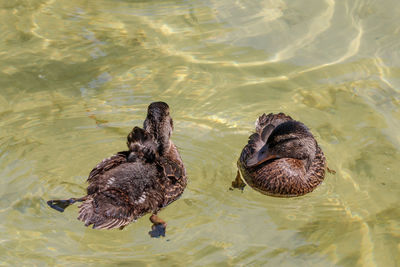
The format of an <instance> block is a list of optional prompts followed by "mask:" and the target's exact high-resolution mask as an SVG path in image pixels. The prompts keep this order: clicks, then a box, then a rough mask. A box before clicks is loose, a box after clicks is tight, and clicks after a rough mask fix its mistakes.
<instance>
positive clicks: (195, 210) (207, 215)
mask: <svg viewBox="0 0 400 267" xmlns="http://www.w3.org/2000/svg"><path fill="white" fill-rule="evenodd" d="M399 13H400V2H399V1H397V0H396V1H395V0H382V1H378V0H375V1H374V0H358V1H351V0H344V1H338V0H336V1H335V0H326V1H317V0H314V1H311V0H307V1H306V0H301V1H300V0H299V1H288V0H269V1H226V0H220V1H215V0H208V1H207V0H206V1H199V0H197V1H195V0H192V1H190V0H188V1H168V0H166V1H133V0H132V1H129V0H125V1H124V0H116V1H111V0H109V1H106V0H96V1H78V0H68V1H64V0H58V1H54V0H47V1H45V0H31V1H29V0H12V1H0V177H1V179H0V222H1V223H0V265H12V266H15V265H26V266H32V265H36V266H45V265H50V266H52V265H58V266H87V265H88V266H107V265H109V266H115V265H126V266H171V265H173V266H216V265H218V266H231V265H242V266H260V265H266V266H396V264H397V265H398V264H400V205H399V201H400V180H399V173H400V165H399V162H400V137H399V132H400V109H399V108H400V94H399V88H400V52H399V51H400V26H399V25H400V16H399ZM156 100H162V101H166V102H167V103H168V104H169V105H170V107H171V110H172V116H173V118H174V122H175V132H174V134H173V137H172V138H173V140H174V142H175V144H176V145H177V146H178V147H179V149H180V151H181V155H182V158H183V160H184V163H185V166H186V169H187V173H188V177H189V183H188V187H187V189H186V190H185V192H184V194H183V196H182V198H181V199H180V200H179V201H176V202H174V203H173V204H172V205H170V206H168V207H167V208H165V209H164V210H163V211H162V212H161V213H160V216H161V217H162V218H163V219H164V220H166V221H167V223H168V228H167V236H166V237H165V238H161V239H151V238H150V237H149V236H148V234H147V232H148V231H149V230H150V226H151V223H150V222H149V220H148V217H149V216H145V217H143V218H142V219H140V220H138V221H137V222H136V223H134V224H131V225H129V226H128V227H127V228H125V229H124V230H123V231H119V230H111V231H99V230H92V229H89V228H86V227H84V226H83V224H82V223H81V222H80V221H78V220H76V217H77V207H76V206H75V207H71V208H69V209H68V210H66V212H65V213H62V214H61V213H58V212H56V211H54V210H52V209H50V208H49V207H48V206H47V205H46V201H47V200H48V199H51V198H66V197H72V196H76V197H79V196H82V195H84V193H85V188H86V183H85V179H86V177H87V175H88V174H89V172H90V170H91V169H92V168H93V167H94V166H95V165H96V164H97V163H98V162H99V161H101V160H102V159H103V158H106V157H108V156H110V155H112V154H113V153H115V152H117V151H121V150H124V149H125V140H126V139H125V138H126V135H127V133H128V132H129V131H130V129H131V128H132V127H133V126H135V125H141V124H142V123H143V119H144V117H145V112H146V107H147V105H148V104H149V103H150V102H152V101H156ZM279 111H282V112H285V113H287V114H289V115H291V116H292V117H294V118H295V119H297V120H300V121H302V122H304V123H305V124H306V125H308V126H309V128H310V129H311V130H312V132H313V133H314V135H315V136H316V138H317V140H318V142H319V144H320V145H321V147H322V148H323V150H324V152H325V155H326V157H327V161H328V165H329V167H330V168H332V169H335V170H336V175H332V174H327V176H326V178H325V181H324V182H323V183H322V184H321V185H320V186H319V187H318V188H317V189H316V190H315V191H314V192H312V193H310V194H308V195H306V196H304V197H299V198H291V199H279V198H272V197H267V196H264V195H262V194H259V193H258V192H255V191H253V190H251V189H250V188H248V187H247V188H246V189H245V191H244V192H243V193H241V192H240V191H230V190H229V186H230V183H231V181H232V180H233V178H234V177H235V175H236V160H237V158H238V156H239V154H240V151H241V149H242V147H243V146H244V145H245V144H246V142H247V137H248V135H249V134H250V133H251V131H253V127H254V121H255V119H256V118H257V116H258V115H260V114H262V113H263V112H279Z"/></svg>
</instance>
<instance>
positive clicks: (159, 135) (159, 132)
mask: <svg viewBox="0 0 400 267" xmlns="http://www.w3.org/2000/svg"><path fill="white" fill-rule="evenodd" d="M143 128H144V129H145V130H146V131H147V132H149V133H150V134H151V135H152V136H153V137H154V139H155V141H156V142H157V144H158V149H157V150H158V153H159V154H160V155H162V154H163V153H165V152H166V151H168V150H169V147H170V137H171V134H172V130H173V129H174V125H173V121H172V118H171V116H170V115H169V106H168V105H167V103H165V102H153V103H151V104H150V105H149V107H148V109H147V117H146V119H145V121H144V123H143Z"/></svg>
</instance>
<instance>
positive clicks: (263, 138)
mask: <svg viewBox="0 0 400 267" xmlns="http://www.w3.org/2000/svg"><path fill="white" fill-rule="evenodd" d="M237 166H238V171H237V175H236V179H235V180H234V181H233V182H232V187H233V188H239V189H241V190H242V191H243V189H244V187H245V186H246V184H247V185H249V186H250V187H251V188H253V189H255V190H256V191H258V192H260V193H262V194H265V195H269V196H274V197H297V196H302V195H305V194H307V193H310V192H312V191H313V190H314V189H315V188H316V187H317V186H318V185H319V184H321V182H322V181H323V180H324V177H325V169H326V168H327V166H326V159H325V156H324V153H323V152H322V149H321V147H320V146H319V145H318V143H317V141H316V140H315V138H314V136H313V135H312V133H311V132H310V130H309V129H308V128H307V126H305V125H304V124H303V123H302V122H299V121H296V120H294V119H292V118H291V117H290V116H288V115H285V114H284V113H277V114H273V113H270V114H268V115H266V114H265V113H264V114H262V115H261V116H260V117H259V118H258V119H257V120H256V123H255V133H253V134H251V135H250V137H249V140H248V143H247V145H246V146H245V147H244V148H243V150H242V152H241V154H240V157H239V159H238V161H237Z"/></svg>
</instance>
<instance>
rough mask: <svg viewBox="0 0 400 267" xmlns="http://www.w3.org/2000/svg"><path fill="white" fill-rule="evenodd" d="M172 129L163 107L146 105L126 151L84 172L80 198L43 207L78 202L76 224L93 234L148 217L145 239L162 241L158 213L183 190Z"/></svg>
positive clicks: (163, 226)
mask: <svg viewBox="0 0 400 267" xmlns="http://www.w3.org/2000/svg"><path fill="white" fill-rule="evenodd" d="M173 128H174V126H173V120H172V118H171V116H170V109H169V106H168V104H167V103H165V102H153V103H151V104H150V105H149V106H148V109H147V116H146V119H145V120H144V123H143V128H140V127H138V126H135V127H134V128H133V129H132V131H131V132H130V133H129V134H128V137H127V146H128V150H126V151H122V152H118V153H116V154H115V155H113V156H111V157H109V158H106V159H104V160H103V161H101V162H100V163H99V164H97V166H96V167H94V168H93V170H92V171H91V172H90V173H89V177H88V178H87V182H88V183H89V185H88V187H87V194H86V195H85V196H83V197H80V198H70V199H66V200H49V201H48V202H47V204H48V205H49V206H50V207H51V208H53V209H55V210H57V211H60V212H63V211H64V210H65V209H66V208H67V207H68V206H70V205H71V204H74V203H76V202H81V203H82V204H81V205H80V206H79V216H78V220H80V221H82V222H84V224H85V226H90V225H92V228H93V229H113V228H119V229H121V230H122V229H123V228H124V227H125V226H127V225H128V224H130V223H131V222H134V221H136V220H137V219H139V218H140V217H142V216H144V215H145V214H147V213H151V216H150V221H151V222H152V223H153V225H152V230H151V231H150V232H149V234H150V236H152V237H160V236H165V230H166V226H167V224H166V222H165V221H164V220H162V219H161V218H160V217H159V216H158V212H159V211H160V210H161V209H162V208H164V207H166V206H168V205H169V204H171V203H172V202H174V201H175V200H177V199H178V198H179V197H180V196H181V195H182V193H183V191H184V189H185V188H186V185H187V177H186V170H185V167H184V165H183V162H182V159H181V156H180V154H179V151H178V149H177V147H176V146H175V145H174V143H173V142H172V140H171V134H172V131H173Z"/></svg>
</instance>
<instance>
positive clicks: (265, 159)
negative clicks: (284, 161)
mask: <svg viewBox="0 0 400 267" xmlns="http://www.w3.org/2000/svg"><path fill="white" fill-rule="evenodd" d="M278 158H279V156H278V155H268V156H267V157H264V158H262V159H261V160H258V161H257V162H255V158H250V159H249V160H248V161H247V167H256V166H259V165H261V164H263V163H264V162H266V161H268V160H272V159H278Z"/></svg>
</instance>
